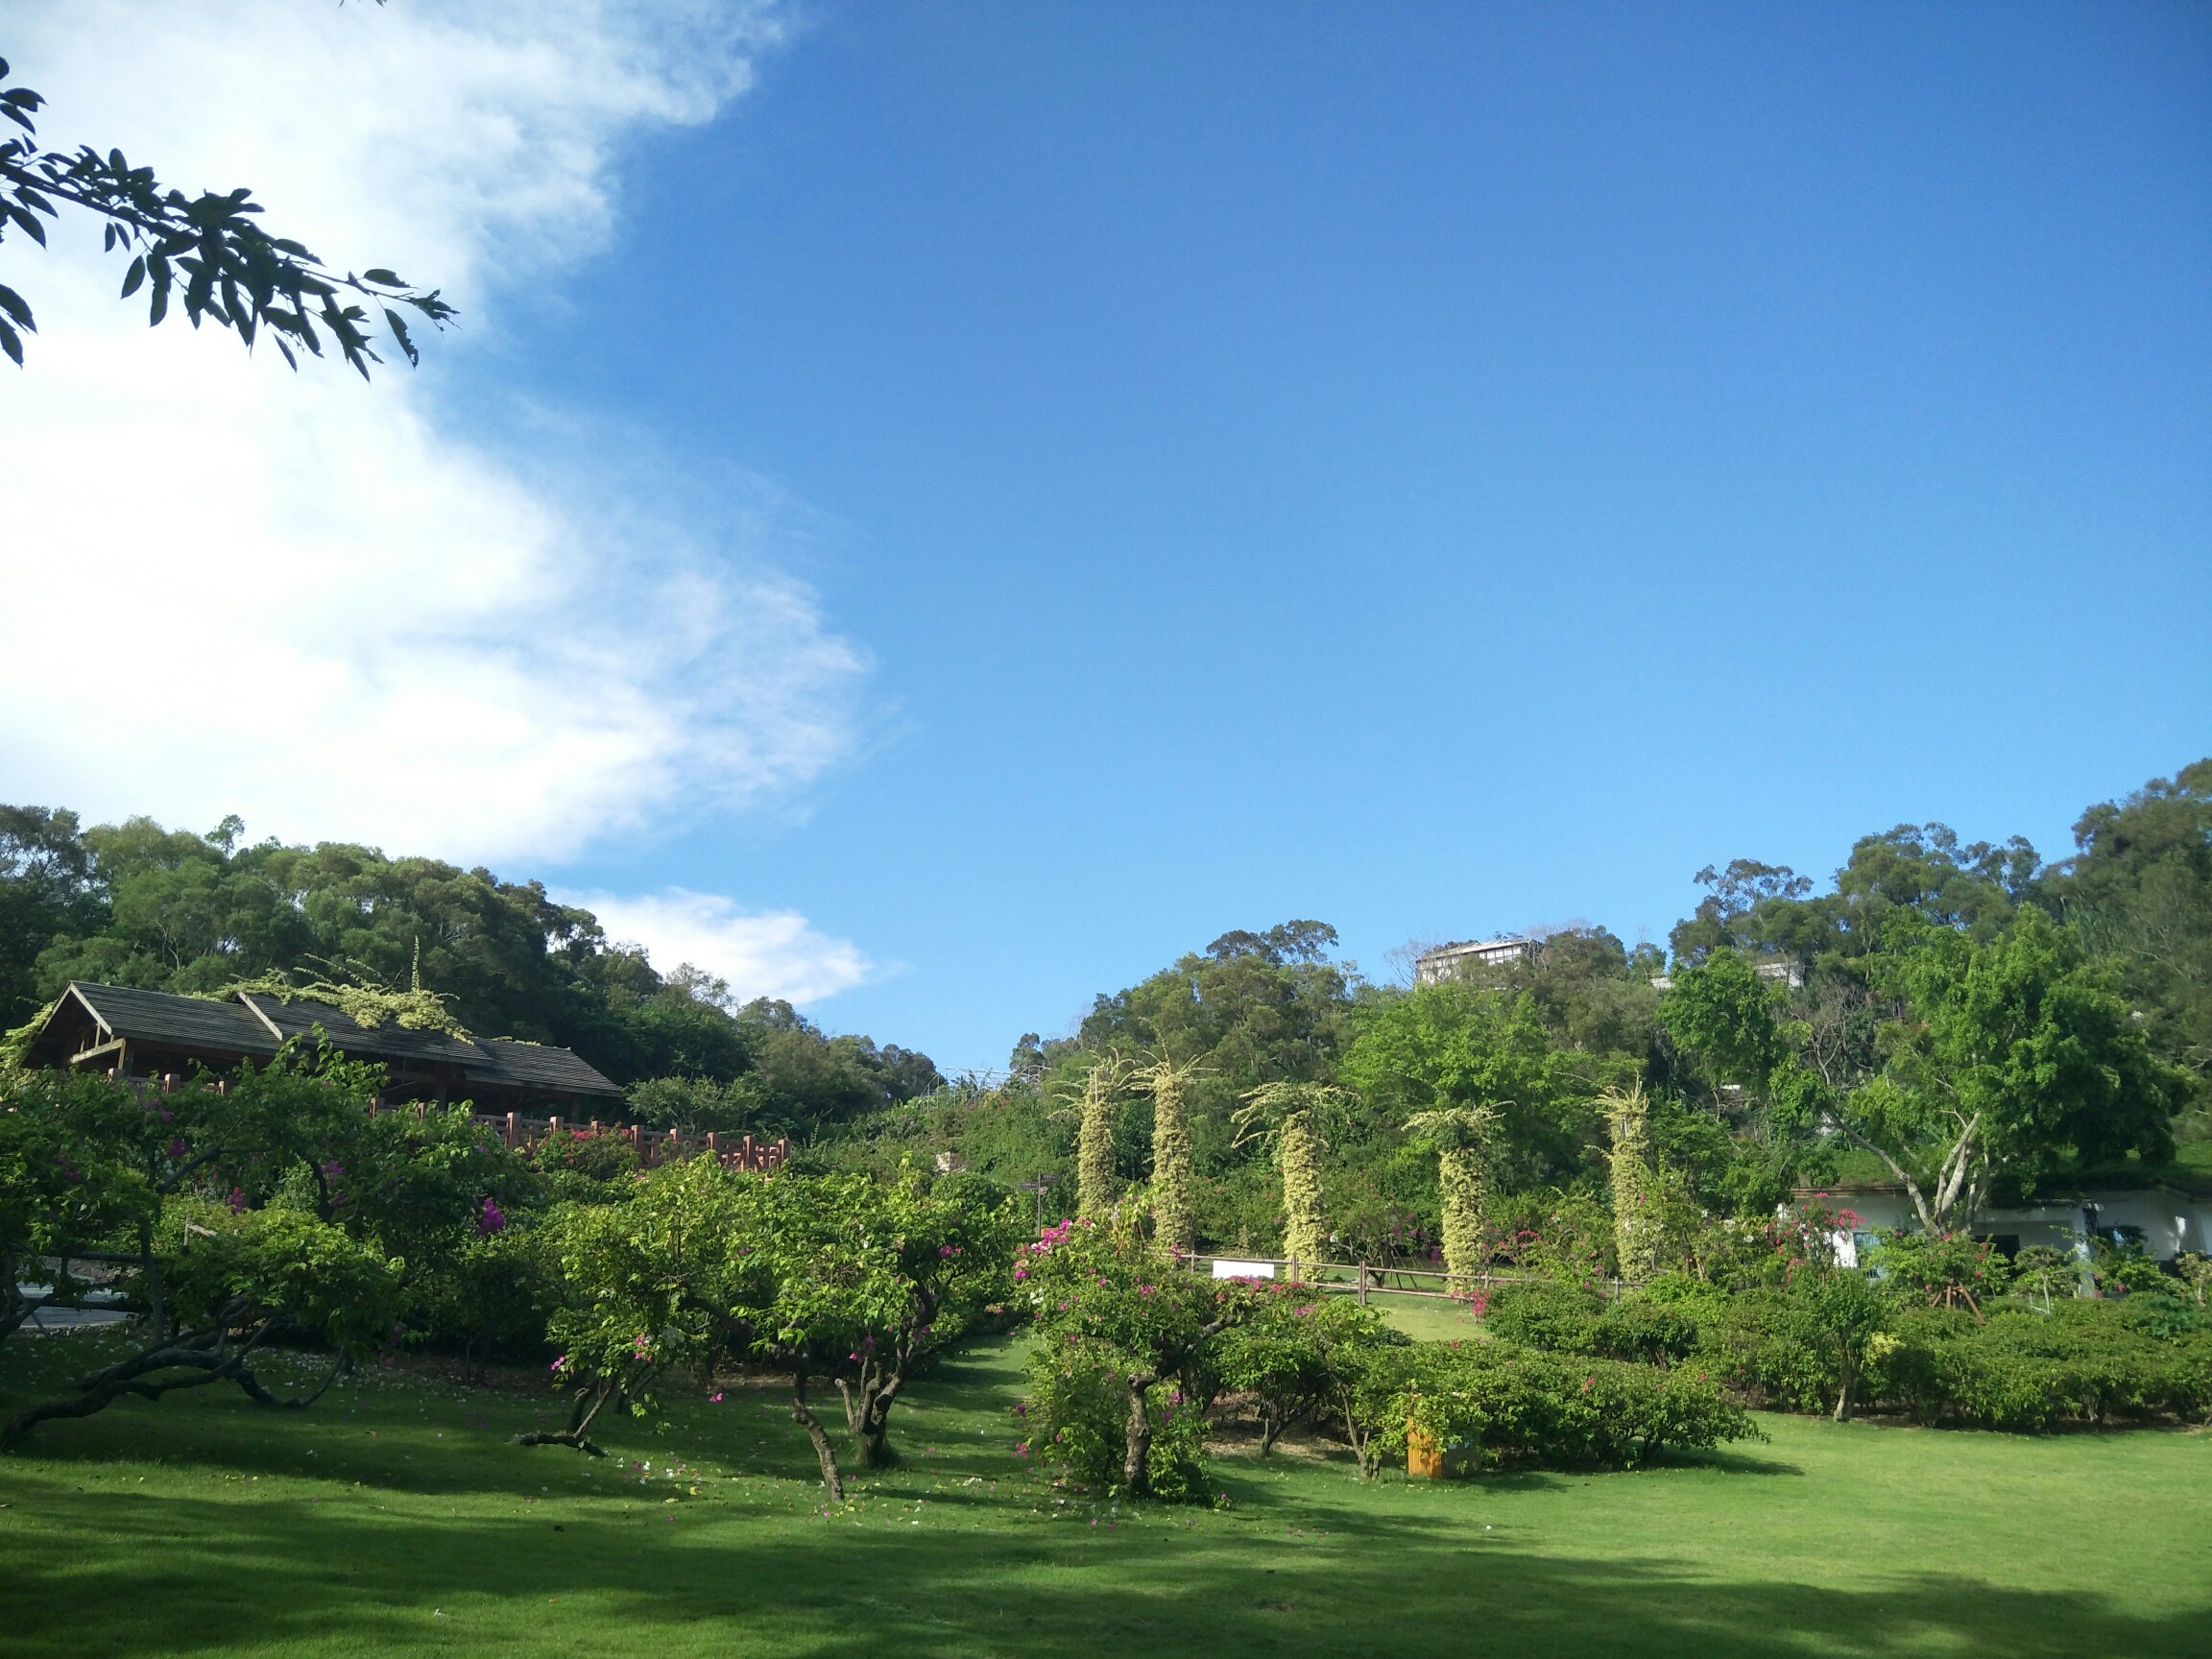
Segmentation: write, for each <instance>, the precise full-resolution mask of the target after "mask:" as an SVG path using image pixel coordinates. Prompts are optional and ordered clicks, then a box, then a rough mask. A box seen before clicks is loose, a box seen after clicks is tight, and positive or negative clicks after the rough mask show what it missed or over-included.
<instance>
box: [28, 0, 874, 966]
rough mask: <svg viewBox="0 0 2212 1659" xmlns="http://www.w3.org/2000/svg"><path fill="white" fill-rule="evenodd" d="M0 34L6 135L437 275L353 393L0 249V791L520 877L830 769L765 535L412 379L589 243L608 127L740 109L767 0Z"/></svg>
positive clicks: (210, 15)
mask: <svg viewBox="0 0 2212 1659" xmlns="http://www.w3.org/2000/svg"><path fill="white" fill-rule="evenodd" d="M8 33H9V40H8V50H9V52H10V55H11V56H12V59H13V67H14V73H13V75H12V80H13V81H15V82H17V83H21V84H30V85H34V86H36V87H37V88H38V89H39V90H40V91H41V92H43V93H45V94H46V96H47V98H48V100H49V107H48V108H47V110H46V111H45V112H44V114H43V115H42V116H41V118H40V137H41V138H42V139H43V140H45V141H47V142H51V143H55V144H58V145H60V144H70V143H74V142H77V141H79V140H81V139H88V140H91V141H93V142H95V143H97V144H99V145H100V146H102V147H106V146H108V145H119V146H121V147H122V148H123V149H124V150H125V152H126V153H127V154H128V155H130V156H131V157H132V160H133V161H138V162H151V163H153V164H155V165H156V166H157V168H158V169H159V171H160V172H161V174H162V176H163V178H164V179H165V180H168V181H170V182H173V183H176V184H179V185H180V186H182V187H184V188H186V189H197V188H200V187H202V186H209V187H223V188H228V186H230V185H231V184H233V183H237V182H247V183H251V184H252V186H253V188H254V190H255V194H256V197H257V198H258V199H260V200H262V201H264V202H266V203H267V204H268V222H269V223H270V225H271V226H272V227H274V228H279V229H280V230H281V231H282V232H283V233H286V234H290V235H294V236H297V237H299V238H300V239H301V240H302V241H305V242H306V243H308V245H309V246H311V247H314V248H315V249H316V250H317V251H318V252H322V253H324V254H325V255H326V256H327V257H329V258H330V259H332V260H333V261H335V262H338V263H341V264H345V263H353V264H356V265H367V264H372V263H374V264H385V265H390V266H393V267H395V268H397V270H399V271H400V272H401V273H402V274H403V275H405V276H408V277H410V278H412V279H415V280H418V281H423V282H435V283H437V284H439V285H441V286H443V287H444V288H445V290H446V292H447V294H448V295H449V296H450V297H452V298H453V299H455V300H456V301H458V302H459V303H460V304H461V305H462V306H463V307H464V325H465V332H464V334H463V335H462V336H460V337H458V338H456V337H453V336H447V337H444V338H442V339H434V340H433V341H431V342H430V343H429V345H428V349H427V350H426V352H425V358H426V367H425V368H424V369H423V370H422V371H421V373H412V372H410V371H408V370H407V369H405V368H404V367H403V366H402V367H397V368H388V369H387V370H386V371H385V372H384V373H382V374H380V375H379V376H378V378H377V382H376V384H375V385H373V386H364V385H362V384H361V383H360V381H359V380H358V379H357V378H356V377H355V376H353V375H352V374H350V373H349V372H348V371H346V370H344V369H343V368H342V367H339V366H336V365H331V364H323V365H314V364H310V365H309V366H308V367H307V368H306V369H304V370H303V371H302V372H301V373H299V374H297V375H295V374H293V373H288V372H286V371H285V370H284V368H283V367H282V365H281V364H280V362H279V361H278V360H277V359H276V357H275V356H274V354H271V353H266V352H264V353H262V354H261V355H259V356H257V357H253V358H249V357H248V356H247V354H246V353H245V352H244V351H243V350H242V349H240V347H239V346H238V344H237V343H236V341H235V340H234V339H233V338H231V337H229V336H228V334H226V333H224V332H222V331H220V330H216V329H214V328H212V327H209V328H207V329H204V330H203V331H201V332H200V333H198V334H195V333H193V332H192V331H191V330H190V328H189V327H188V326H186V325H184V324H183V323H182V322H181V320H173V321H171V322H170V323H167V324H165V325H163V326H162V327H161V328H159V329H156V330H154V331H152V332H151V333H150V332H149V331H148V330H147V329H146V327H145V324H144V314H143V311H142V310H141V309H140V308H139V306H138V303H137V302H136V301H133V302H131V303H128V304H121V303H118V302H117V301H116V300H115V298H114V293H115V284H116V282H117V280H118V278H119V276H120V262H119V261H117V260H114V259H111V258H110V259H103V258H102V256H101V254H100V252H99V249H98V243H97V238H96V236H88V235H87V234H86V233H84V232H83V231H80V232H77V233H74V234H58V235H57V236H56V246H55V248H54V250H53V251H52V252H48V253H44V254H41V253H39V252H37V251H36V250H35V249H33V248H32V247H30V246H29V245H28V244H26V243H24V242H23V241H22V240H21V239H20V238H19V237H11V238H10V239H9V241H8V242H7V243H6V244H5V246H4V247H0V272H4V273H5V275H6V277H7V279H8V280H9V281H11V282H12V284H13V285H14V286H16V287H17V288H19V289H21V290H22V291H23V292H24V293H25V294H26V296H27V297H28V298H30V299H31V300H32V301H33V303H34V304H35V305H36V308H37V310H38V314H39V332H38V333H37V334H36V336H34V337H33V338H32V340H31V341H30V343H29V344H30V350H31V357H30V367H29V369H28V370H27V371H25V372H23V373H15V372H13V371H12V370H11V371H6V372H5V373H6V380H5V386H6V391H5V396H4V397H0V583H4V589H0V798H9V799H15V800H43V801H48V802H52V803H55V804H66V805H77V806H79V807H81V808H83V809H85V810H87V811H89V812H91V813H93V814H95V815H99V816H112V815H115V814H119V813H123V812H129V811H151V812H153V813H155V814H156V816H160V817H163V818H165V819H167V820H169V821H171V822H178V823H185V824H191V825H194V826H196V827H197V826H202V825H205V824H211V823H213V822H214V821H215V820H216V819H217V818H219V817H221V816H222V815H223V814H224V813H226V812H231V811H235V812H238V813H241V814H242V815H243V816H244V817H245V818H246V820H247V824H248V828H249V831H250V832H251V833H252V834H255V835H259V834H264V833H275V834H279V835H282V836H285V837H286V838H324V837H345V838H351V839H359V840H363V841H368V842H372V843H374V844H379V845H382V846H385V847H386V848H387V849H388V850H390V851H393V852H396V853H397V852H421V853H431V854H440V855H444V856H449V857H459V858H468V859H475V858H486V859H492V858H503V859H514V858H517V857H534V858H551V859H559V858H563V857H565V856H568V855H570V854H575V853H577V852H579V851H581V850H582V849H584V848H585V847H587V846H589V845H590V844H591V843H592V842H594V841H596V840H599V839H602V838H604V837H607V836H609V835H612V834H613V833H616V832H622V831H629V830H634V829H637V828H639V827H642V826H650V825H654V824H659V823H663V822H666V821H668V820H670V819H672V818H680V817H682V816H684V815H686V814H690V813H695V812H698V811H701V810H706V809H712V808H728V807H742V806H744V805H748V804H752V803H757V802H758V801H760V800H762V799H763V798H768V797H772V796H774V795H776V794H778V793H780V792H782V791H786V790H788V789H790V788H792V787H794V786H796V785H801V784H804V783H805V781H808V780H810V779H812V778H814V777H816V776H818V775H819V774H820V773H821V772H822V770H823V769H824V768H825V767H827V766H829V765H830V764H832V763H834V762H835V761H836V760H837V759H838V758H840V757H842V756H843V755H845V754H846V753H848V752H849V750H850V748H851V744H852V727H853V716H852V710H853V699H854V695H855V692H856V687H857V685H858V682H859V679H860V677H861V675H862V673H863V671H864V663H863V661H862V660H861V657H860V655H859V653H858V652H856V651H855V650H854V648H853V647H852V646H851V645H850V644H848V643H847V642H845V641H843V640H841V639H840V638H838V637H835V636H834V635H833V634H831V633H830V632H829V630H828V628H827V627H826V625H825V623H824V621H823V618H822V617H821V615H820V613H819V610H818V608H817V606H816V603H815V601H814V599H813V596H812V595H811V593H810V592H809V591H808V590H807V589H805V587H804V586H803V585H801V584H800V583H798V582H796V581H794V580H792V579H790V578H789V577H788V576H786V575H783V574H781V572H779V571H778V570H777V569H776V568H775V567H774V565H773V563H772V562H771V561H772V554H773V548H770V547H762V546H760V545H758V544H757V541H748V540H747V539H746V538H744V537H740V536H737V535H735V534H734V533H733V532H731V531H729V530H727V529H724V528H717V527H716V526H712V525H700V524H696V523H685V522H684V521H682V520H681V519H673V520H671V519H665V518H663V519H661V520H659V521H656V519H655V517H654V516H653V515H652V514H651V513H650V512H648V511H646V510H645V508H644V506H643V505H642V504H641V503H640V502H638V501H637V500H634V499H625V498H623V495H622V485H621V481H620V479H619V477H618V476H615V475H613V473H612V472H611V471H609V472H603V473H599V474H596V475H595V474H594V473H593V471H592V469H590V467H589V465H588V464H587V461H586V457H587V455H588V450H589V444H588V442H587V443H584V444H577V445H575V448H576V453H575V454H574V455H569V454H565V453H564V454H556V455H547V456H541V457H539V458H538V462H539V463H540V464H539V465H537V466H535V467H533V468H531V469H528V470H525V469H524V468H523V467H522V466H520V465H518V464H517V463H516V462H514V461H511V460H509V459H505V458H503V457H502V456H500V455H499V454H497V453H495V452H493V450H491V449H489V448H487V447H484V446H482V445H477V444H475V443H472V442H471V441H470V439H469V434H468V433H466V432H461V431H456V430H454V429H453V427H452V423H451V418H450V417H449V416H447V415H445V414H444V413H443V409H444V405H443V404H442V402H441V400H440V397H439V392H440V388H441V387H442V386H443V385H444V384H445V383H446V379H447V377H448V376H458V375H464V374H466V373H469V365H470V362H471V351H470V344H471V340H472V339H474V340H481V339H483V338H485V337H487V336H489V335H490V334H492V333H493V330H494V329H495V327H496V324H497V315H498V312H497V307H498V299H499V295H500V293H501V291H502V289H503V287H506V286H509V285H512V284H513V283H515V282H517V281H518V280H521V279H524V278H529V277H534V276H535V277H542V276H545V275H546V274H547V273H549V272H553V271H557V270H558V268H559V267H560V266H561V264H562V263H563V262H564V261H567V260H572V259H574V258H575V257H577V256H578V255H580V254H583V253H587V252H590V251H591V250H592V249H594V248H596V247H598V246H601V245H602V244H603V243H604V241H605V240H606V238H607V236H608V234H609V231H610V228H611V226H612V223H613V194H612V193H613V165H614V160H615V158H616V156H617V153H618V150H619V148H620V146H621V145H622V144H623V143H624V142H625V140H627V139H629V138H631V137H633V136H634V135H636V134H637V133H638V132H641V131H644V130H648V129H651V128H654V127H657V126H665V125H668V124H672V123H689V122H699V121H703V120H706V119H708V118H709V117H711V116H712V115H713V114H714V112H715V111H716V110H717V109H718V108H722V107H723V106H725V105H726V104H727V102H728V101H729V100H730V99H732V98H733V97H736V96H737V95H739V94H740V93H742V92H743V90H744V89H745V87H746V85H747V84H748V83H749V80H750V77H751V74H752V61H753V58H754V56H755V55H756V54H757V53H758V52H759V51H761V50H763V49H764V48H766V47H767V46H769V45H771V44H772V43H773V42H774V40H775V39H776V37H777V33H778V28H777V25H776V23H775V21H774V18H773V16H772V15H771V14H769V13H767V12H762V11H759V10H757V9H753V8H747V7H742V6H730V5H723V4H714V3H711V0H696V3H682V0H668V3H662V4H644V3H639V4H618V3H615V0H598V3H596V4H592V3H589V0H570V3H568V4H565V5H563V6H544V5H541V4H523V3H520V0H515V3H502V0H479V3H473V4H469V3H458V0H456V3H452V4H445V5H440V6H438V7H436V8H431V7H429V6H426V5H421V4H409V3H407V0H396V3H395V4H393V5H391V6H389V7H385V8H382V9H377V8H374V7H366V6H347V7H343V8H342V7H339V6H337V5H334V4H322V3H317V0H307V3H305V4H302V3H301V0H237V3H233V4H225V5H210V6H191V7H183V6H176V5H172V4H162V3H156V0H146V3H143V4H126V3H122V0H108V3H93V0H66V3H46V4H17V5H14V6H12V7H11V9H10V16H9V31H8ZM567 424H568V427H569V428H570V429H571V431H573V429H574V428H576V427H578V426H581V427H582V428H583V430H584V431H585V432H586V433H587V434H589V419H588V417H584V418H572V419H570V420H569V421H568V422H567ZM556 442H561V443H573V442H574V440H573V438H572V437H571V438H570V439H564V440H557V441H556ZM552 478H558V479H561V480H562V481H561V482H559V483H549V482H547V480H548V479H552ZM698 902H703V903H709V904H711V903H712V901H698ZM726 922H727V925H728V926H730V927H736V928H738V929H739V931H738V932H736V933H732V934H730V935H729V937H731V938H733V939H735V938H740V937H754V938H756V939H757V945H756V947H755V949H757V951H758V952H760V954H758V955H757V956H745V955H743V954H742V953H740V954H738V955H736V956H733V957H732V959H733V960H742V961H747V962H751V961H756V960H757V961H760V962H771V961H773V962H783V961H797V960H799V959H800V958H801V957H803V956H804V955H805V949H811V948H812V947H810V946H805V941H807V940H809V939H811V938H812V937H813V936H812V935H810V934H808V933H806V931H805V925H804V923H803V922H801V921H799V920H798V919H797V918H784V917H781V916H765V917H757V918H742V917H737V916H735V915H734V914H732V915H730V916H729V917H727V918H726ZM787 925H788V926H795V927H796V928H797V931H796V932H794V933H790V934H789V935H788V938H787V939H786V940H785V943H784V944H782V945H779V944H778V943H777V938H778V936H777V935H776V934H775V932H774V929H775V928H776V927H779V926H787ZM745 926H751V927H755V928H766V929H768V930H767V931H765V932H757V934H755V935H746V934H744V933H743V927H745ZM823 943H825V944H834V942H823ZM786 946H787V947H788V950H787V951H786V954H785V955H782V956H779V955H777V954H776V951H777V950H785V949H786ZM802 947H805V949H802ZM840 949H842V950H845V951H848V952H851V955H850V960H851V961H852V962H854V963H857V962H858V960H859V958H858V956H857V953H856V952H852V951H851V948H850V947H841V948H840ZM792 952H796V954H793V953H792ZM821 959H822V960H824V961H826V962H832V961H843V960H845V958H842V957H838V956H837V954H836V952H835V951H834V950H832V951H830V952H829V955H827V956H823V957H822V958H821ZM701 965H702V966H706V965H707V964H706V963H705V962H702V964H701ZM718 971H719V970H718ZM847 971H848V970H845V969H837V968H831V969H828V970H825V971H824V972H823V973H821V974H815V973H813V972H812V971H811V970H810V971H808V973H806V974H800V975H799V978H800V979H802V980H804V981H805V983H808V984H813V983H828V982H829V980H830V979H834V978H835V976H836V974H838V973H840V972H847ZM850 971H851V972H858V970H857V969H853V970H850ZM779 972H781V970H779ZM842 982H843V983H851V982H852V981H851V980H850V979H846V980H844V981H842ZM817 994H821V993H817Z"/></svg>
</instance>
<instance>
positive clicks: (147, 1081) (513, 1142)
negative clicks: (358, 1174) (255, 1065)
mask: <svg viewBox="0 0 2212 1659" xmlns="http://www.w3.org/2000/svg"><path fill="white" fill-rule="evenodd" d="M108 1078H109V1080H110V1081H115V1080H116V1079H115V1074H114V1072H113V1071H112V1070H110V1071H109V1072H108ZM121 1081H123V1082H125V1083H126V1084H128V1085H129V1086H130V1087H131V1088H132V1089H135V1090H137V1091H139V1092H140V1093H142V1094H150V1093H159V1094H175V1093H176V1092H177V1090H178V1089H180V1088H181V1087H182V1086H183V1084H184V1082H185V1079H183V1078H181V1077H180V1076H178V1075H177V1073H175V1072H174V1071H172V1072H169V1073H167V1074H165V1075H164V1076H161V1077H158V1078H154V1077H127V1078H123V1079H122V1080H121ZM229 1087H230V1086H229V1083H228V1081H227V1080H218V1081H217V1082H216V1084H215V1090H216V1093H217V1094H228V1093H229ZM429 1110H430V1105H429V1102H427V1101H421V1100H416V1101H409V1102H406V1103H404V1104H400V1105H389V1106H388V1105H386V1104H385V1103H384V1102H383V1101H382V1100H372V1101H370V1102H369V1116H370V1117H372V1118H373V1117H375V1116H376V1115H377V1114H378V1113H380V1112H400V1111H412V1112H413V1113H414V1114H415V1116H416V1117H418V1118H421V1117H422V1116H424V1115H425V1114H426V1113H428V1111H429ZM469 1121H470V1122H471V1123H473V1124H475V1125H476V1127H477V1128H479V1129H489V1130H490V1131H491V1132H492V1133H493V1134H494V1135H496V1136H498V1137H499V1139H500V1140H501V1141H502V1142H504V1143H505V1144H506V1145H508V1146H509V1147H512V1148H513V1149H514V1150H516V1151H518V1152H528V1151H532V1150H535V1149H536V1148H537V1147H538V1146H539V1145H541V1143H543V1142H546V1141H548V1140H551V1139H552V1138H553V1137H555V1136H559V1135H586V1134H589V1135H611V1136H613V1138H614V1139H615V1140H617V1141H620V1142H623V1143H624V1144H625V1145H627V1146H628V1147H629V1148H630V1149H631V1151H633V1152H635V1153H637V1166H638V1167H639V1168H640V1169H651V1168H654V1167H656V1166H660V1165H662V1164H672V1163H674V1162H675V1161H676V1160H677V1159H679V1158H696V1157H699V1156H700V1155H701V1154H702V1153H704V1154H705V1155H707V1156H708V1157H710V1158H712V1159H713V1160H714V1161H715V1162H716V1163H717V1164H720V1165H721V1166H722V1167H723V1168H725V1169H750V1170H753V1171H755V1172H756V1173H758V1174H766V1173H768V1172H769V1171H770V1170H774V1169H781V1168H782V1167H783V1164H784V1161H785V1160H786V1159H788V1158H789V1157H790V1156H791V1142H789V1141H788V1140H786V1139H781V1138H779V1139H777V1140H774V1141H759V1140H756V1139H755V1138H754V1137H752V1136H750V1135H718V1134H716V1133H714V1132H713V1131H711V1130H709V1131H708V1132H707V1133H706V1134H686V1133H685V1132H684V1131H682V1130H677V1129H648V1128H646V1127H645V1126H644V1125H642V1124H639V1123H602V1122H600V1121H599V1119H598V1118H591V1119H589V1121H587V1122H582V1123H579V1122H577V1121H576V1120H575V1119H574V1118H559V1117H555V1118H525V1117H523V1116H522V1114H521V1113H519V1112H471V1113H470V1114H469Z"/></svg>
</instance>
